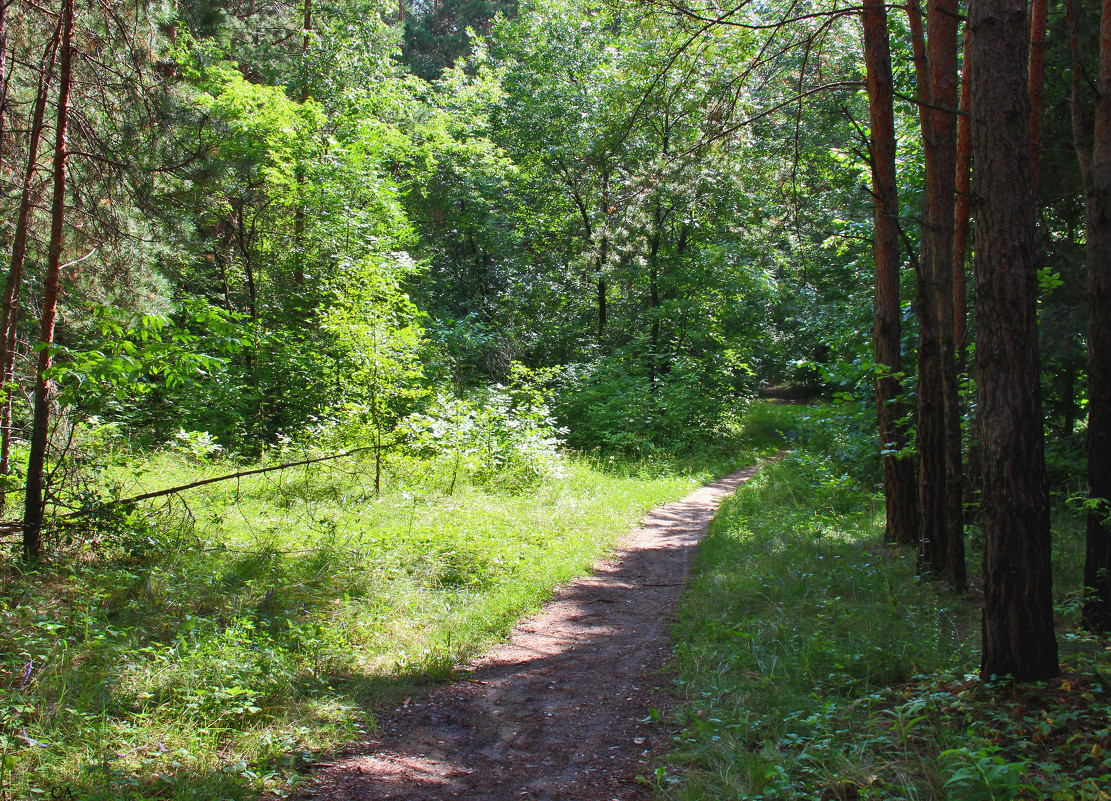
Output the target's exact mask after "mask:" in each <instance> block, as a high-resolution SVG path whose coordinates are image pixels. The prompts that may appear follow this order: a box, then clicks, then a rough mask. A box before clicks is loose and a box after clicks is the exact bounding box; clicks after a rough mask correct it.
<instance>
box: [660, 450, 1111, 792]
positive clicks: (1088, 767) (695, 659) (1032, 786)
mask: <svg viewBox="0 0 1111 801" xmlns="http://www.w3.org/2000/svg"><path fill="white" fill-rule="evenodd" d="M1061 516H1062V517H1063V518H1064V519H1063V521H1062V523H1061V525H1060V526H1058V530H1057V531H1056V532H1055V537H1056V538H1057V541H1058V544H1057V545H1056V546H1055V554H1054V555H1055V559H1057V561H1058V563H1059V569H1058V571H1057V572H1058V577H1057V585H1058V594H1059V597H1060V599H1061V601H1060V605H1059V621H1058V623H1059V632H1060V637H1059V639H1060V640H1061V645H1062V660H1063V667H1064V672H1063V675H1062V677H1061V678H1060V679H1056V680H1054V681H1052V682H1045V683H1041V684H1037V685H1032V686H1017V687H1016V686H991V685H988V684H985V683H984V682H981V681H980V680H979V679H978V678H977V672H978V662H979V642H978V637H979V611H978V605H977V604H978V597H977V593H976V590H975V589H974V590H973V593H972V594H971V595H970V597H969V598H968V599H961V598H957V597H954V596H952V595H950V594H948V593H947V592H945V591H944V589H941V588H938V587H935V586H932V585H930V584H927V583H923V582H918V581H916V580H915V577H914V557H913V555H911V554H906V553H900V552H897V551H894V550H890V549H885V548H884V547H882V544H881V539H882V523H883V508H882V499H881V498H880V497H879V496H878V495H877V494H876V493H874V492H873V491H871V490H869V491H865V490H863V489H861V488H860V487H859V485H858V484H857V483H856V482H855V481H854V480H853V479H852V478H851V477H850V476H849V474H848V473H847V472H846V471H845V469H844V468H843V467H841V466H839V465H838V462H836V461H835V460H831V459H830V458H829V457H828V456H826V455H822V454H818V453H815V452H813V451H808V450H805V449H800V450H798V451H796V452H795V453H793V454H791V455H790V456H788V457H786V458H784V459H782V460H780V461H778V462H776V463H774V464H772V465H769V466H767V467H765V468H764V469H763V470H762V471H761V472H760V473H759V474H758V475H757V476H756V477H755V478H754V479H753V480H752V481H750V482H749V483H748V484H746V485H745V486H744V487H742V488H741V490H739V491H738V493H737V494H736V496H735V497H733V498H731V499H728V500H727V501H726V503H725V505H723V507H722V510H721V512H720V513H719V515H718V517H717V519H716V520H715V521H714V524H713V526H712V528H711V532H710V534H709V536H708V537H707V539H706V540H704V542H703V544H702V546H701V550H700V556H699V562H698V564H697V566H696V569H695V579H694V581H693V584H692V586H691V588H690V589H689V590H688V592H687V594H686V596H685V601H684V605H683V608H682V610H681V613H680V622H679V624H678V627H677V647H676V670H677V674H678V683H679V687H680V692H681V694H682V697H683V699H684V703H683V704H682V705H681V706H680V707H679V709H678V710H677V712H676V713H675V716H674V719H673V721H672V722H673V723H675V724H676V727H677V728H678V729H679V730H680V731H679V733H678V734H677V735H676V737H675V740H674V744H673V751H672V753H671V755H670V756H669V757H668V759H667V760H666V761H665V763H664V764H663V765H661V767H660V768H659V769H658V770H657V772H656V784H657V789H658V792H659V795H660V797H662V798H669V799H719V798H731V799H823V800H827V799H863V798H872V799H952V800H953V801H957V800H958V799H959V800H961V801H963V800H964V799H1043V798H1046V799H1048V798H1052V799H1061V801H1066V800H1072V799H1093V800H1094V799H1107V798H1111V758H1109V753H1111V697H1109V694H1108V689H1109V688H1111V653H1109V651H1111V648H1109V647H1108V643H1107V642H1106V641H1099V640H1095V639H1093V638H1090V637H1086V636H1084V635H1081V634H1079V633H1077V632H1076V630H1075V620H1076V619H1075V606H1076V604H1075V597H1076V593H1075V580H1076V578H1075V574H1076V571H1075V569H1074V568H1075V565H1073V564H1072V563H1073V562H1075V561H1076V559H1077V558H1079V556H1080V555H1081V554H1082V548H1081V549H1077V548H1076V540H1077V539H1078V538H1077V532H1076V531H1075V530H1074V529H1075V528H1076V526H1075V524H1074V523H1073V522H1070V520H1069V519H1068V516H1067V514H1065V513H1062V515H1061ZM971 545H972V546H973V547H974V546H975V545H976V542H975V537H972V538H971ZM974 558H976V559H978V555H975V554H970V567H974V565H973V560H974Z"/></svg>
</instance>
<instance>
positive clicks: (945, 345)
mask: <svg viewBox="0 0 1111 801" xmlns="http://www.w3.org/2000/svg"><path fill="white" fill-rule="evenodd" d="M927 13H928V18H927V24H926V27H927V30H928V32H929V38H928V40H927V43H926V74H927V76H928V81H929V82H928V86H929V89H928V92H927V97H928V98H929V100H928V102H929V105H928V106H923V107H922V109H921V113H922V130H923V137H924V141H923V146H924V147H923V152H924V156H925V172H926V175H925V204H924V205H925V208H924V209H923V225H922V257H921V262H920V266H919V281H918V287H919V289H918V326H919V327H918V331H919V334H918V348H919V350H918V361H919V376H918V458H919V471H918V487H919V496H918V500H919V509H920V513H921V522H920V529H919V531H920V536H919V542H920V546H919V563H918V567H919V571H920V572H923V573H928V574H931V575H933V576H935V577H938V578H945V579H947V580H948V581H949V584H950V586H951V587H953V588H954V589H956V590H963V589H964V584H965V575H964V528H963V525H964V520H963V504H962V478H963V477H962V464H961V432H960V405H959V395H958V389H959V380H958V375H957V363H956V348H955V342H954V331H953V326H954V322H953V294H952V286H953V233H954V231H953V228H954V214H955V200H956V194H955V193H956V163H957V115H956V113H955V111H956V109H957V106H958V102H959V98H958V80H957V25H958V19H959V16H958V4H957V2H956V0H931V2H930V4H929V9H928V12H927ZM920 94H921V92H920Z"/></svg>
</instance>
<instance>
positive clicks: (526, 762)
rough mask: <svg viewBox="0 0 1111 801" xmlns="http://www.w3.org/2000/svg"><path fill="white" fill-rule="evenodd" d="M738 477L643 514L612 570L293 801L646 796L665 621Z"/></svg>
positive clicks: (560, 593)
mask: <svg viewBox="0 0 1111 801" xmlns="http://www.w3.org/2000/svg"><path fill="white" fill-rule="evenodd" d="M756 469H757V468H756V467H748V468H746V469H744V470H740V471H738V472H736V473H733V474H731V475H729V476H726V477H725V478H723V479H720V480H718V481H715V482H714V483H713V484H710V485H708V486H706V487H703V488H701V489H699V490H696V491H695V492H692V493H691V494H690V495H688V496H687V497H685V498H683V499H682V500H680V501H676V502H675V503H670V504H667V505H665V506H661V507H659V508H657V509H655V510H653V511H652V512H650V513H649V514H648V516H647V517H646V518H645V519H644V521H643V523H642V524H641V526H640V527H639V528H637V529H635V530H633V531H632V532H630V533H629V534H628V536H627V537H626V538H625V539H624V540H623V541H622V543H621V545H620V547H619V549H618V550H617V551H616V552H615V553H614V555H613V557H612V558H610V559H607V560H605V561H603V562H600V563H598V564H597V565H595V567H594V570H593V572H592V574H591V575H588V576H585V577H583V578H581V579H578V580H576V581H573V582H571V583H569V584H567V585H565V586H563V587H561V588H559V589H558V590H557V591H556V594H555V597H554V598H553V599H552V601H551V602H549V603H548V604H547V606H545V607H544V609H543V610H542V611H541V612H540V613H538V614H536V615H534V616H532V617H529V618H526V619H525V620H523V621H521V622H520V623H519V624H518V625H517V626H516V628H515V629H514V630H513V633H512V635H511V636H510V638H509V641H508V642H506V643H504V644H502V645H499V646H497V647H495V648H494V649H492V650H491V651H490V652H488V653H486V654H485V655H484V656H482V657H481V658H479V659H476V660H475V661H474V662H472V663H471V664H470V665H468V666H467V668H468V669H470V670H471V671H472V672H471V673H470V674H469V675H468V677H467V678H466V679H463V680H461V681H457V682H454V683H452V684H447V685H444V686H442V687H439V688H436V689H434V690H432V691H431V692H430V693H429V694H428V695H427V696H426V697H424V698H420V699H416V698H414V699H413V700H412V701H411V702H407V703H406V704H405V705H404V706H403V707H399V708H398V709H397V710H395V711H394V712H393V713H392V714H388V715H384V716H382V717H381V719H380V720H379V724H380V725H379V728H378V730H377V731H375V732H374V736H373V737H372V738H369V739H368V740H366V741H365V742H360V743H355V744H353V745H352V746H351V747H350V748H349V749H348V750H347V752H346V753H345V754H344V755H343V756H342V757H339V758H337V759H336V760H335V761H334V762H332V763H330V764H328V765H326V766H321V767H320V768H319V769H318V770H317V771H316V773H315V774H314V777H313V778H314V781H313V782H312V783H311V784H310V785H309V786H308V787H307V788H306V790H305V791H304V792H303V793H302V797H303V798H312V799H324V800H326V801H354V800H355V799H360V801H362V800H363V799H367V800H369V799H408V800H409V801H416V799H420V800H421V801H435V800H436V799H449V798H450V799H486V800H488V801H503V800H506V799H551V800H553V801H554V800H556V799H559V800H560V801H563V800H566V801H614V800H615V799H619V800H620V801H626V800H627V799H633V798H641V797H647V795H648V794H647V792H646V790H645V787H644V785H643V783H638V782H637V779H636V777H637V775H638V774H646V773H647V771H648V770H649V768H648V766H647V759H648V757H649V756H650V754H651V753H652V752H653V750H655V749H658V748H661V747H663V746H664V745H665V744H666V743H667V741H668V735H669V732H667V731H664V730H663V727H662V726H661V725H660V724H658V723H655V722H653V721H651V720H650V719H649V718H650V716H649V710H650V709H651V708H653V707H656V708H661V707H664V706H666V705H667V702H668V695H667V691H666V689H665V688H663V685H665V684H666V680H664V679H662V678H661V677H660V675H659V673H658V671H659V669H660V668H661V667H662V666H663V665H664V664H665V661H666V658H667V655H668V646H669V633H668V632H669V628H670V625H671V621H672V618H671V615H672V613H673V611H674V609H675V606H676V603H677V602H678V599H679V594H680V592H681V591H682V587H683V583H684V582H685V580H686V577H687V574H688V572H689V569H690V564H691V560H692V558H693V556H694V551H695V547H696V546H697V544H698V541H699V540H700V539H701V538H702V537H703V536H704V535H705V533H706V528H707V526H708V525H709V523H710V520H711V519H712V518H713V515H714V512H715V511H716V510H717V508H718V505H719V504H720V503H721V500H722V498H724V497H725V496H726V495H728V494H729V493H731V492H732V491H733V490H735V489H736V488H737V487H738V486H739V485H740V484H741V483H743V482H744V481H747V480H748V479H749V478H750V477H751V476H752V475H753V474H754V473H755V472H756Z"/></svg>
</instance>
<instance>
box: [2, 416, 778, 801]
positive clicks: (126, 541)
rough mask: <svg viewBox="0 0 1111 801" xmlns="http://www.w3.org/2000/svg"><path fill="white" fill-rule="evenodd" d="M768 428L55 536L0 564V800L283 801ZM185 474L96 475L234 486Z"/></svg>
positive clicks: (366, 483) (358, 468) (408, 472)
mask: <svg viewBox="0 0 1111 801" xmlns="http://www.w3.org/2000/svg"><path fill="white" fill-rule="evenodd" d="M775 414H776V413H775V412H763V411H760V412H757V413H756V415H755V418H754V419H755V420H756V421H757V422H756V423H755V424H754V426H753V430H752V431H751V432H749V433H748V434H741V435H739V437H738V438H737V440H736V441H734V442H732V443H731V444H730V445H731V455H730V457H729V464H726V463H724V461H722V460H719V459H717V458H709V459H708V458H703V459H702V460H701V462H699V461H698V460H695V459H693V458H691V457H689V456H688V457H674V456H672V455H668V454H665V453H660V454H656V455H655V456H654V457H653V458H652V459H642V460H636V461H634V460H628V459H619V458H617V457H613V458H611V457H609V456H606V455H602V454H593V455H590V456H579V457H576V458H570V459H568V460H567V462H566V469H565V471H564V475H563V476H562V477H561V478H557V479H552V480H548V481H544V482H541V483H538V484H535V485H533V486H532V487H531V489H529V490H527V491H513V492H509V491H495V490H494V489H491V486H496V483H495V484H493V485H488V486H487V487H486V488H483V487H478V486H474V485H471V484H469V483H467V482H466V481H465V480H460V477H459V476H458V475H455V474H453V473H452V470H451V465H450V462H443V461H441V462H440V463H439V464H438V465H436V464H432V463H423V462H420V461H415V460H410V461H407V462H401V461H398V462H396V463H395V464H394V465H393V467H392V469H391V472H390V473H389V475H388V476H387V478H388V481H387V486H386V488H385V491H384V492H383V493H382V494H381V495H377V496H376V495H375V494H374V492H373V487H374V465H373V463H372V462H369V461H360V460H358V459H356V458H349V459H344V460H339V461H336V462H331V463H326V464H320V465H312V466H307V467H302V468H297V469H293V470H288V471H280V472H278V473H274V474H268V475H264V476H254V477H250V478H244V479H242V480H239V481H231V482H224V483H217V484H210V485H208V486H205V487H202V488H198V489H197V490H194V491H191V492H190V493H188V494H187V495H184V496H181V497H180V498H177V499H174V500H171V501H167V502H165V503H164V504H162V505H157V506H150V507H142V508H138V509H135V510H133V511H132V512H131V513H130V514H128V515H126V516H125V517H124V518H123V519H122V520H121V519H115V518H110V517H108V516H105V517H104V518H103V519H101V520H99V521H93V522H92V523H85V524H83V528H81V529H80V530H71V531H70V532H69V533H68V534H67V533H66V532H60V533H59V534H58V535H57V537H56V539H55V541H54V543H53V545H54V547H55V549H56V552H57V554H58V557H57V558H56V559H55V560H54V561H53V562H50V563H48V564H46V565H44V566H42V567H41V568H39V569H37V570H36V571H24V570H22V569H21V568H20V567H19V565H18V563H16V562H14V561H10V560H9V561H8V562H6V563H4V564H3V571H4V576H3V582H4V583H3V586H2V588H0V686H2V687H3V689H4V695H3V700H2V702H0V768H2V772H0V796H2V792H3V791H8V792H10V793H12V794H13V795H15V796H16V797H24V796H26V795H28V794H31V795H34V794H36V793H40V794H41V793H46V794H47V795H49V793H50V791H51V789H54V790H56V791H59V792H60V791H72V793H73V794H74V795H75V796H76V797H79V798H82V799H86V800H87V801H107V800H108V799H121V798H132V797H134V798H166V799H182V800H184V799H206V800H208V799H242V798H249V797H254V796H255V795H257V794H258V793H259V792H260V791H266V792H270V793H275V794H278V795H283V794H287V793H289V792H290V790H291V788H292V787H293V785H294V784H295V783H296V780H297V777H298V769H299V768H301V767H303V766H304V764H305V763H306V762H309V761H312V760H314V759H318V758H319V757H320V755H321V754H322V753H327V752H328V750H329V749H332V748H336V747H338V746H340V745H341V744H343V743H345V742H347V741H349V740H351V739H353V738H355V737H356V736H358V735H359V734H360V733H362V732H369V731H371V730H372V729H373V727H374V711H375V710H376V709H380V708H381V707H382V705H383V704H387V703H390V702H391V701H394V700H396V699H398V698H400V697H404V696H405V695H406V694H409V693H411V692H413V691H414V688H415V687H416V686H417V685H421V684H425V683H428V682H430V681H437V680H441V679H444V678H446V677H448V676H450V675H452V673H453V671H454V670H455V669H456V666H457V665H458V664H459V663H460V661H461V660H463V659H465V658H466V657H468V656H469V655H471V654H474V653H475V652H476V651H478V650H479V649H481V648H482V647H484V646H485V645H486V644H487V643H489V642H491V641H492V640H494V639H496V638H498V637H500V636H503V635H504V633H505V632H506V631H507V629H508V628H509V627H510V626H511V625H512V623H513V622H514V621H515V620H517V619H518V618H519V617H520V616H521V615H522V614H523V613H525V612H527V611H529V610H530V609H533V608H535V607H536V606H537V605H538V604H539V603H541V602H542V601H543V600H544V599H545V598H546V597H547V596H548V595H549V593H550V592H551V590H552V588H553V587H554V586H555V585H557V584H559V583H561V582H564V581H566V580H568V579H570V578H571V577H573V576H574V575H576V574H578V573H581V572H583V571H584V570H585V569H587V567H588V566H589V565H590V564H591V563H592V562H593V561H594V560H595V559H596V558H598V557H599V556H600V555H602V554H603V553H604V552H605V551H606V550H607V549H609V548H611V547H612V546H613V544H614V542H615V541H616V540H617V539H618V538H619V537H620V536H621V535H622V534H623V533H624V532H625V531H627V530H628V528H629V527H630V526H631V525H632V524H633V523H634V522H635V521H636V519H637V518H638V517H639V516H640V515H642V514H643V513H644V512H645V511H647V510H648V509H649V508H651V507H652V506H655V505H657V504H659V503H663V502H666V501H669V500H673V499H675V498H678V497H681V496H682V495H684V494H685V493H686V492H688V491H689V490H691V489H692V488H694V487H695V486H697V485H699V484H701V483H703V482H704V481H705V480H707V479H708V478H710V477H712V475H713V474H715V473H718V472H723V471H724V470H725V469H727V468H728V467H739V466H741V465H742V464H743V463H745V462H746V461H751V459H752V458H754V455H755V453H756V451H757V450H759V449H761V448H762V449H763V450H764V451H765V452H766V451H767V450H768V449H769V443H770V441H771V438H772V437H773V436H774V434H775V430H776V429H775V425H776V423H775V421H774V418H775ZM770 447H771V448H773V449H774V445H771V446H770ZM723 450H724V449H723ZM205 458H208V457H207V455H206V456H205ZM202 462H203V459H202V460H198V459H197V458H196V454H192V455H191V454H188V453H185V454H183V453H172V452H159V453H155V454H146V455H144V456H143V457H142V458H138V459H131V460H129V461H126V462H125V463H120V464H118V465H117V466H116V467H115V468H114V469H113V471H111V472H110V473H109V475H108V476H107V478H106V480H107V481H113V482H116V485H117V491H121V492H122V493H123V494H125V495H126V494H128V493H130V492H132V491H137V490H143V489H150V488H152V487H156V486H158V487H162V486H174V485H178V484H184V483H186V482H187V481H190V480H195V479H197V478H200V477H203V476H208V475H216V474H220V473H224V472H229V471H230V470H233V469H235V467H236V466H235V465H232V464H228V463H216V464H204V463H202ZM67 537H71V538H75V540H80V541H81V542H82V543H83V544H82V545H81V546H80V547H78V545H76V544H74V545H67V544H66V541H67Z"/></svg>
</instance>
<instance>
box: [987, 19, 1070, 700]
mask: <svg viewBox="0 0 1111 801" xmlns="http://www.w3.org/2000/svg"><path fill="white" fill-rule="evenodd" d="M969 23H970V27H971V29H972V36H973V39H972V63H973V64H975V65H976V67H975V70H974V71H973V73H972V158H973V163H974V164H975V165H976V169H975V171H974V172H973V176H972V181H973V196H974V197H975V198H976V317H977V332H976V366H977V371H978V392H977V401H978V402H977V414H978V415H979V416H980V418H981V423H980V431H981V435H982V437H983V441H982V454H983V482H984V486H983V493H982V500H981V509H982V516H983V532H984V611H983V621H982V629H983V658H982V661H981V664H980V674H981V676H982V677H983V678H985V679H986V678H990V677H992V676H1004V675H1010V676H1013V677H1014V678H1015V679H1018V680H1020V681H1027V680H1031V681H1032V680H1038V679H1045V678H1050V677H1052V676H1055V675H1057V673H1058V671H1059V665H1058V661H1057V641H1056V638H1055V636H1054V631H1053V595H1052V573H1051V571H1050V547H1049V544H1050V539H1049V491H1048V485H1047V481H1046V474H1045V442H1044V433H1043V430H1042V413H1041V393H1040V389H1039V385H1038V377H1039V365H1038V338H1037V317H1036V313H1035V306H1034V303H1035V293H1036V289H1037V278H1036V269H1035V264H1034V245H1033V229H1034V211H1033V195H1032V193H1031V192H1030V100H1029V87H1028V85H1027V73H1026V66H1027V65H1026V56H1027V49H1026V43H1027V35H1028V29H1027V25H1026V2H1025V0H973V2H972V4H971V7H970V9H969Z"/></svg>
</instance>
